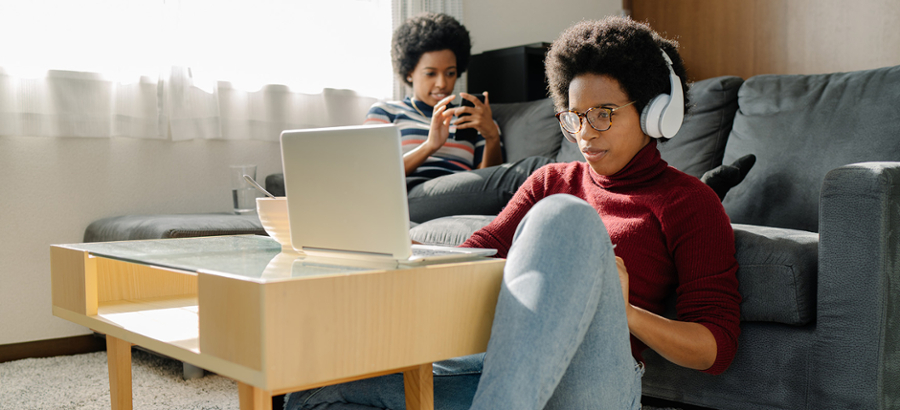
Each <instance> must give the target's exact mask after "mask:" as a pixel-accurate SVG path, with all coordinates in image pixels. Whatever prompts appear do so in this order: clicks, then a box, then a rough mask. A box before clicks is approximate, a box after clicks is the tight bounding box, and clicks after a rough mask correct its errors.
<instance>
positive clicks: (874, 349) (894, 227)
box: [809, 162, 900, 408]
mask: <svg viewBox="0 0 900 410" xmlns="http://www.w3.org/2000/svg"><path fill="white" fill-rule="evenodd" d="M898 233H900V162H866V163H857V164H850V165H846V166H842V167H839V168H836V169H834V170H832V171H830V172H828V174H827V175H826V176H825V180H824V183H823V186H822V191H821V197H820V201H819V279H818V301H817V322H818V326H817V329H816V333H817V334H818V337H817V338H816V345H815V346H813V348H812V351H811V354H812V360H813V362H814V363H815V364H814V368H816V370H817V371H816V373H817V374H816V375H815V377H818V378H820V379H821V380H822V381H823V382H821V383H813V385H812V386H813V390H811V391H810V392H809V396H810V398H811V399H812V400H813V403H812V404H811V408H829V407H833V406H835V405H836V404H837V403H836V399H837V401H839V402H840V404H841V406H840V407H844V408H851V407H852V408H876V407H875V406H874V405H875V404H876V403H878V404H879V405H878V406H877V408H887V407H884V406H889V405H888V404H887V403H896V402H897V400H898V397H900V238H898ZM823 387H825V388H827V389H828V391H818V389H822V388H823ZM817 397H818V398H822V399H826V398H827V400H828V401H829V402H821V403H815V400H816V398H817ZM861 398H864V400H865V402H860V401H859V400H861ZM846 406H849V407H846Z"/></svg>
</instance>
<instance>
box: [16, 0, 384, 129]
mask: <svg viewBox="0 0 900 410" xmlns="http://www.w3.org/2000/svg"><path fill="white" fill-rule="evenodd" d="M391 30H392V27H391V3H390V0H326V1H322V0H256V1H253V0H242V1H227V2H226V1H214V0H129V1H126V2H123V1H115V0H55V1H51V0H31V1H22V2H12V1H0V136H2V135H15V136H49V137H56V136H62V137H118V136H123V137H138V138H171V139H173V140H185V139H195V138H218V139H260V140H273V141H274V140H277V138H278V135H279V134H280V132H281V131H282V130H284V129H288V128H307V127H318V126H332V125H344V124H359V123H361V122H362V120H363V118H364V115H365V112H366V110H367V109H368V107H369V105H371V104H372V103H373V102H374V101H376V100H377V99H381V98H388V97H390V96H391V94H392V78H393V75H392V74H391V73H392V70H391V66H390V35H391Z"/></svg>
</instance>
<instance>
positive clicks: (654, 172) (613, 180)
mask: <svg viewBox="0 0 900 410" xmlns="http://www.w3.org/2000/svg"><path fill="white" fill-rule="evenodd" d="M668 166H669V164H668V163H666V161H663V159H662V157H661V156H660V154H659V150H658V149H657V148H656V139H651V140H650V142H649V143H648V144H647V145H645V146H644V148H641V150H640V151H638V153H637V154H635V155H634V158H632V159H631V161H629V162H628V164H627V165H625V167H624V168H622V169H621V170H619V172H616V173H615V174H613V175H610V176H603V175H600V174H598V173H596V172H595V171H594V170H593V168H591V170H590V174H591V179H592V180H593V181H594V183H596V184H597V185H599V186H600V187H601V188H603V189H615V188H621V187H625V186H633V185H637V184H641V183H643V182H647V181H649V180H651V179H653V178H655V177H657V176H658V175H659V174H661V173H662V172H663V171H665V170H666V168H668Z"/></svg>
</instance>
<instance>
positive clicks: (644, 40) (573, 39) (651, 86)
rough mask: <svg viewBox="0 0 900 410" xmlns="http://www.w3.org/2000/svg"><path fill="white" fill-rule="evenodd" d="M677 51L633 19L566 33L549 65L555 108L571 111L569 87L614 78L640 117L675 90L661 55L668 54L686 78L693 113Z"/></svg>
mask: <svg viewBox="0 0 900 410" xmlns="http://www.w3.org/2000/svg"><path fill="white" fill-rule="evenodd" d="M676 47H677V43H675V42H674V41H670V40H667V39H665V38H662V37H661V36H659V34H657V33H656V32H654V31H653V30H652V29H651V28H650V27H649V26H648V25H646V24H643V23H638V22H635V21H634V20H631V19H630V18H627V17H615V16H611V17H607V18H605V19H603V20H599V21H582V22H580V23H578V24H576V25H574V26H572V27H571V28H569V29H568V30H566V31H564V32H563V33H562V34H561V35H560V37H559V38H558V39H557V40H556V41H555V42H553V45H552V46H551V48H550V51H549V52H548V53H547V58H546V61H545V64H546V67H547V79H548V84H549V85H548V88H549V91H550V95H551V96H552V97H553V103H554V104H555V105H556V109H557V110H558V111H563V110H567V109H569V84H571V82H572V80H573V79H574V78H575V77H577V76H579V75H581V74H599V75H608V76H610V77H612V78H614V79H615V80H616V81H618V82H619V85H620V86H621V87H622V90H623V91H624V92H625V93H626V94H627V95H628V97H629V98H630V99H631V100H634V101H635V104H634V105H635V108H636V109H637V110H638V112H639V113H640V112H642V111H643V109H644V107H646V106H647V104H648V103H649V102H650V100H652V99H653V97H656V96H657V95H659V94H664V93H665V94H668V93H669V91H670V89H671V87H670V82H669V68H668V67H667V66H666V60H665V58H664V57H663V55H662V53H661V52H660V50H664V51H665V53H666V54H667V55H668V56H669V58H670V59H671V60H672V68H673V70H675V74H677V75H678V76H679V77H680V78H681V86H682V89H683V90H684V105H685V113H687V109H688V106H689V105H688V95H687V89H688V85H687V83H686V82H685V79H686V78H687V76H686V73H685V68H684V63H683V62H682V60H681V56H680V55H678V51H677V49H676Z"/></svg>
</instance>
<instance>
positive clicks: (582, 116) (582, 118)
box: [556, 100, 637, 135]
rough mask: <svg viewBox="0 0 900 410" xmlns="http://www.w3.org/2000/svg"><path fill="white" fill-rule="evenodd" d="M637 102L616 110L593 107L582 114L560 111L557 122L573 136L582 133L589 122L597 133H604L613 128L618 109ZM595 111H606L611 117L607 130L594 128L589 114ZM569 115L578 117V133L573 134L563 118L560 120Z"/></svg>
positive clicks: (572, 111) (625, 105)
mask: <svg viewBox="0 0 900 410" xmlns="http://www.w3.org/2000/svg"><path fill="white" fill-rule="evenodd" d="M636 102H637V100H635V101H632V102H630V103H627V104H623V105H620V106H618V107H614V108H605V107H592V108H588V110H587V111H585V112H584V113H580V112H578V111H575V110H566V111H560V112H558V113H556V120H557V121H559V125H560V126H561V127H562V129H563V130H565V131H566V132H568V133H571V134H573V135H574V134H578V133H579V132H581V129H582V128H584V123H585V121H587V123H588V124H590V126H591V128H593V129H595V130H597V131H599V132H603V131H606V130H609V129H610V128H612V115H613V113H614V112H616V110H618V109H620V108H625V107H627V106H629V105H631V104H634V103H636ZM593 110H604V111H606V113H607V115H608V116H609V126H608V127H606V128H605V129H602V130H601V129H600V128H597V127H596V126H594V123H593V122H591V120H590V118H588V113H590V112H591V111H593ZM568 113H572V114H575V115H577V116H578V130H576V131H574V132H573V131H570V130H569V129H568V128H566V124H565V123H563V120H562V118H560V116H562V115H563V114H568Z"/></svg>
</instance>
